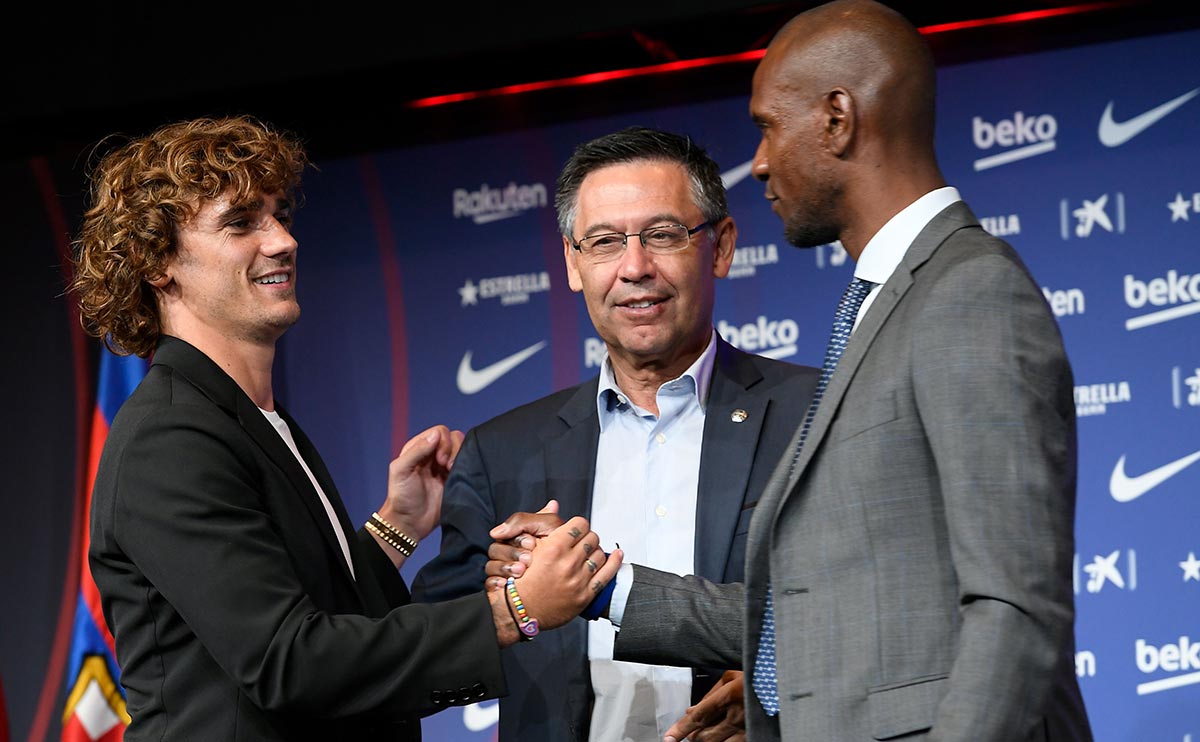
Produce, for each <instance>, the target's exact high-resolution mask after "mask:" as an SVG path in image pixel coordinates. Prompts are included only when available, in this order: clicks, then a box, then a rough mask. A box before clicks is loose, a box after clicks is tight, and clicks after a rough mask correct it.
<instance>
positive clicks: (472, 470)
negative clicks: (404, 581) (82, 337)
mask: <svg viewBox="0 0 1200 742" xmlns="http://www.w3.org/2000/svg"><path fill="white" fill-rule="evenodd" d="M508 515H510V514H506V515H505V516H504V517H507V516H508ZM500 520H501V518H497V517H496V512H495V506H494V504H493V497H492V491H491V483H490V481H489V478H488V473H487V467H486V466H485V464H484V460H483V454H482V452H481V450H480V445H479V436H478V434H477V432H476V431H474V430H472V431H469V432H468V433H467V437H466V439H465V440H463V445H462V448H461V449H460V450H459V452H458V456H457V457H456V458H455V460H454V468H453V469H452V470H451V471H450V475H449V477H448V478H447V479H446V488H445V491H444V492H443V494H442V520H441V529H442V545H441V551H440V552H439V553H438V555H437V556H436V557H434V558H433V559H431V560H430V561H429V562H427V563H426V564H425V565H424V566H423V567H421V569H420V571H419V572H418V573H417V576H416V578H415V579H414V580H413V600H416V601H419V602H435V601H441V600H450V599H452V598H460V597H462V596H464V595H469V594H471V593H476V592H479V591H480V590H482V589H483V583H484V580H485V579H486V575H485V573H484V567H485V565H486V564H487V561H488V559H487V548H488V546H489V545H491V543H492V537H491V536H489V535H488V533H489V532H490V531H491V530H492V528H494V527H495V526H496V524H497V523H499V522H500Z"/></svg>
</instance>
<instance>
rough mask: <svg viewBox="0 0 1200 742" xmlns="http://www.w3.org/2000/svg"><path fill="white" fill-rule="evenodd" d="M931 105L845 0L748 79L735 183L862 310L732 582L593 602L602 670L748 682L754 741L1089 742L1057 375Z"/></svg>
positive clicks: (1008, 253)
mask: <svg viewBox="0 0 1200 742" xmlns="http://www.w3.org/2000/svg"><path fill="white" fill-rule="evenodd" d="M934 88H935V74H934V66H933V62H932V58H931V55H930V53H929V51H928V49H927V47H926V46H925V44H924V42H923V41H922V40H921V38H920V36H919V34H918V33H917V32H916V30H915V29H914V28H913V27H912V26H911V25H910V24H909V23H908V22H907V21H905V20H904V19H903V18H902V17H900V16H899V15H898V14H896V13H895V12H893V11H891V10H889V9H887V8H885V7H883V6H880V5H878V4H876V3H873V2H868V1H865V0H838V1H837V2H833V3H829V4H827V5H823V6H820V7H818V8H815V9H813V10H810V11H808V12H805V13H803V14H801V15H799V16H798V17H796V18H795V19H793V20H792V21H791V22H790V23H789V24H788V25H787V26H785V27H784V28H783V29H782V30H781V31H780V33H779V34H778V35H777V36H776V38H775V39H774V40H773V41H772V43H771V44H770V46H769V48H768V50H767V54H766V56H765V57H764V58H763V60H762V62H761V64H760V66H759V68H758V70H757V71H756V73H755V76H754V86H753V93H752V97H751V102H750V108H751V113H752V115H753V118H754V121H755V123H756V124H757V125H758V127H759V128H760V129H761V131H762V141H761V143H760V145H759V148H758V152H757V154H756V157H755V161H754V173H755V175H756V176H757V177H758V178H759V179H760V180H762V181H763V182H764V183H765V184H766V197H767V198H768V199H769V200H770V201H771V205H772V208H773V210H774V211H775V213H776V214H777V215H779V217H780V218H781V219H782V220H783V222H784V225H785V232H786V235H787V237H788V239H789V240H790V241H791V242H792V243H794V244H795V245H797V246H799V247H810V246H815V245H820V244H823V243H827V242H830V241H832V240H835V239H838V240H841V243H842V246H843V247H844V248H845V249H846V251H847V252H848V253H849V254H850V255H851V256H852V257H853V258H854V259H855V261H856V266H855V281H854V283H853V284H852V285H851V287H850V288H848V289H847V296H848V297H850V296H854V298H855V299H856V300H857V301H862V304H861V306H854V305H853V304H849V305H845V304H844V305H843V306H842V307H839V316H838V318H837V319H838V320H839V321H837V322H835V330H834V332H833V333H832V336H831V341H830V349H829V353H828V356H827V359H826V360H827V364H826V365H827V368H828V369H829V371H828V372H827V373H826V372H823V377H822V380H821V381H820V382H819V383H818V390H817V394H816V400H815V401H814V403H813V406H812V407H811V408H810V410H809V413H808V414H807V416H806V419H805V420H804V422H803V423H802V424H801V425H800V430H798V431H797V434H796V437H795V438H794V440H793V453H791V454H788V455H786V456H785V457H784V459H783V460H782V461H781V462H780V464H779V466H778V467H777V469H776V471H775V473H774V474H773V476H772V478H771V481H770V482H769V483H768V485H767V487H766V490H765V492H764V493H763V496H762V498H761V499H760V500H759V505H758V508H757V509H756V512H755V514H754V517H753V519H752V521H751V526H750V533H749V538H748V541H747V552H746V581H745V583H744V584H739V585H716V584H713V583H710V582H707V581H705V580H703V579H700V578H697V577H679V576H677V575H669V574H664V573H661V572H658V571H655V570H652V569H647V568H644V567H641V566H639V565H635V566H634V567H633V569H632V571H633V583H632V586H631V588H630V592H629V594H628V599H627V600H626V601H623V602H622V603H619V602H618V601H616V600H614V601H613V603H612V605H611V607H610V613H611V614H612V615H615V616H619V617H620V633H619V634H618V638H617V641H616V645H615V654H616V656H617V657H619V658H621V659H624V660H631V661H640V662H655V663H665V662H683V661H688V662H701V663H705V664H709V665H712V666H722V665H724V666H727V667H735V668H736V667H741V668H744V669H745V671H746V676H747V682H746V688H745V693H744V702H745V715H746V722H747V727H748V733H749V738H750V739H751V740H752V741H753V740H770V739H786V740H799V739H804V740H810V739H811V740H860V739H861V740H866V739H893V738H899V737H903V738H904V739H938V740H973V741H977V740H998V741H1003V742H1009V741H1011V740H1061V739H1071V740H1074V739H1090V737H1091V732H1090V730H1089V726H1088V722H1087V718H1086V714H1085V712H1084V708H1083V702H1082V699H1081V697H1080V693H1079V688H1078V685H1077V683H1076V680H1075V675H1074V666H1073V652H1074V647H1073V644H1074V642H1073V619H1074V606H1073V597H1072V590H1071V560H1072V556H1073V551H1074V541H1073V529H1074V508H1075V425H1074V415H1073V406H1072V386H1073V383H1072V376H1071V370H1070V366H1069V364H1068V362H1067V358H1066V355H1065V353H1064V350H1063V347H1062V341H1061V338H1060V335H1059V333H1058V330H1057V327H1056V325H1055V323H1054V320H1053V319H1052V317H1051V315H1050V313H1049V311H1048V308H1047V307H1046V305H1045V301H1044V299H1043V298H1042V296H1041V294H1040V292H1039V290H1038V287H1037V285H1036V284H1035V282H1034V281H1033V280H1032V278H1031V277H1030V276H1029V274H1028V272H1027V270H1026V268H1025V267H1024V265H1023V264H1022V263H1021V261H1020V259H1019V258H1018V256H1017V255H1016V253H1015V252H1014V251H1013V250H1012V249H1011V248H1010V247H1009V246H1008V245H1007V244H1005V243H1004V242H1003V241H1001V240H999V239H996V238H994V237H992V236H990V235H988V234H987V233H986V232H984V231H983V230H982V229H981V228H980V226H979V223H978V222H977V220H976V219H975V217H974V215H973V214H972V213H971V211H970V209H968V208H967V206H966V205H965V204H964V203H963V202H962V201H961V200H960V198H959V195H958V192H957V191H956V190H955V189H953V188H949V187H947V186H946V183H945V181H944V179H943V177H942V174H941V172H940V169H939V167H938V164H937V159H936V157H935V154H934V146H933V124H934ZM864 298H865V300H864ZM840 320H845V322H844V324H842V323H841V322H840ZM833 369H836V371H834V370H833ZM522 529H524V530H530V529H533V530H536V526H535V525H534V524H533V523H529V522H526V523H524V524H523V523H522V522H520V519H515V520H513V521H510V522H508V523H507V524H506V526H505V528H504V529H500V530H499V531H498V532H497V537H498V538H508V537H511V535H512V533H513V532H514V531H516V530H522ZM501 553H502V552H501V551H500V550H497V551H496V554H497V556H500V555H501ZM533 559H534V562H535V563H536V559H537V556H536V550H535V553H534V555H533ZM492 568H493V567H492V566H489V569H492ZM710 711H711V709H710ZM718 715H719V714H715V713H714V714H711V715H710V717H709V718H708V720H707V721H712V719H713V718H715V717H716V716H718ZM691 721H695V719H689V720H685V722H684V724H681V725H677V726H676V727H675V728H673V729H672V730H669V731H668V733H667V737H668V738H672V737H676V736H681V733H683V732H687V731H688V730H689V729H691V728H694V727H695V725H694V724H690V722H691ZM704 722H705V720H704V719H701V720H700V726H704ZM685 727H687V728H685ZM693 738H694V737H693Z"/></svg>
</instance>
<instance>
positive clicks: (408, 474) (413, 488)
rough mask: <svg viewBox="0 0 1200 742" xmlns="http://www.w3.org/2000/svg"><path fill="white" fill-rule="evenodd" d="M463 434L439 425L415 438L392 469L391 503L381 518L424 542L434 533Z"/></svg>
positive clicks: (389, 492)
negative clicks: (443, 491)
mask: <svg viewBox="0 0 1200 742" xmlns="http://www.w3.org/2000/svg"><path fill="white" fill-rule="evenodd" d="M462 442H463V432H462V431H461V430H450V429H449V428H448V427H446V426H445V425H435V426H433V427H432V428H429V429H427V430H424V431H422V432H421V433H419V434H417V435H415V436H413V437H412V438H411V439H409V441H408V442H407V443H405V444H404V447H403V448H401V449H400V455H399V456H397V457H396V458H395V459H393V460H392V463H391V464H389V465H388V492H387V500H386V501H385V502H384V504H383V507H381V508H379V511H378V512H379V515H380V516H381V517H382V518H383V519H384V520H386V521H387V522H388V523H391V524H392V525H393V526H395V527H396V528H397V529H399V530H401V531H403V532H404V533H405V534H407V535H409V536H411V537H412V538H414V539H416V540H417V541H420V540H421V539H423V538H425V537H426V536H428V535H429V533H430V532H431V531H433V529H434V527H435V526H437V524H438V519H439V518H440V516H441V512H442V490H443V489H444V488H445V486H446V476H447V475H448V474H449V473H450V467H451V466H453V465H454V457H455V456H457V455H458V449H459V448H460V447H462Z"/></svg>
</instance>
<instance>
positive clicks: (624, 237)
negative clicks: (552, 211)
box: [570, 220, 712, 257]
mask: <svg viewBox="0 0 1200 742" xmlns="http://www.w3.org/2000/svg"><path fill="white" fill-rule="evenodd" d="M711 226H712V222H710V221H708V220H705V221H703V222H700V223H699V224H697V225H696V226H695V227H692V228H691V229H688V226H687V225H686V224H678V223H676V224H669V223H668V224H654V225H651V226H649V227H646V228H645V229H643V230H642V231H641V232H598V233H597V234H590V235H588V236H587V237H583V238H582V239H580V240H579V241H578V242H576V241H575V239H574V238H571V240H570V242H571V247H573V248H575V251H576V252H577V253H579V254H580V255H583V256H585V257H586V256H588V255H591V254H592V253H586V252H584V251H583V247H582V244H581V243H582V242H583V240H588V239H592V238H593V237H612V236H615V235H620V236H621V252H615V253H613V254H612V255H613V257H616V256H617V255H620V254H621V253H622V252H624V251H625V250H626V249H627V248H628V247H629V238H630V237H637V238H638V242H641V243H642V248H643V249H645V250H646V251H647V252H649V253H650V254H651V255H672V254H674V253H677V252H683V251H684V250H686V249H688V248H689V247H691V246H692V235H694V234H696V233H697V232H699V231H700V230H702V229H704V228H706V227H711ZM663 227H683V228H684V230H685V231H686V232H687V235H686V237H687V241H686V242H684V243H683V247H679V248H676V249H674V250H671V251H670V252H658V251H652V250H650V249H649V248H647V247H646V241H645V240H643V239H642V234H643V233H644V232H649V231H651V230H654V229H661V228H663Z"/></svg>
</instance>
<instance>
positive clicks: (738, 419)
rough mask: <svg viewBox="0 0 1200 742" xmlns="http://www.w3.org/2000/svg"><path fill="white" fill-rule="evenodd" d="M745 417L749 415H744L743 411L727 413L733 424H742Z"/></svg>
mask: <svg viewBox="0 0 1200 742" xmlns="http://www.w3.org/2000/svg"><path fill="white" fill-rule="evenodd" d="M747 417H749V415H747V414H746V411H745V410H734V411H733V412H731V413H729V419H730V420H732V421H734V422H735V423H744V422H746V418H747Z"/></svg>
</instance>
